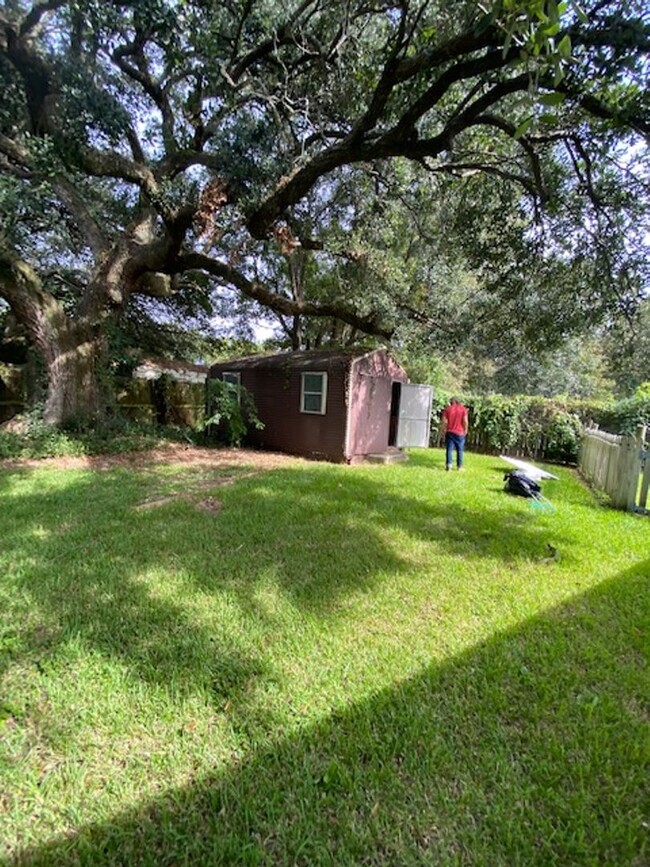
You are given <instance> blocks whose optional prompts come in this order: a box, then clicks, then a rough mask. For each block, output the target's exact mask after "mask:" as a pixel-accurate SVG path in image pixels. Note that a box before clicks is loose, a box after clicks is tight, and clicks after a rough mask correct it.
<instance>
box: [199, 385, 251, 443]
mask: <svg viewBox="0 0 650 867" xmlns="http://www.w3.org/2000/svg"><path fill="white" fill-rule="evenodd" d="M206 403H207V410H206V418H205V420H204V421H203V422H202V423H201V428H202V429H203V430H205V431H206V433H207V434H208V436H209V438H213V439H216V440H217V441H219V442H225V443H226V444H227V445H231V446H239V445H241V443H242V440H243V439H244V437H245V436H246V432H247V431H248V428H249V427H251V426H252V427H254V428H257V430H262V428H263V427H264V424H263V423H262V422H261V421H260V420H259V418H258V415H257V409H256V407H255V401H254V400H253V396H252V395H251V393H250V392H249V391H248V390H247V389H246V388H244V386H243V385H237V384H235V383H234V382H225V381H224V380H222V379H209V380H208V382H207V385H206Z"/></svg>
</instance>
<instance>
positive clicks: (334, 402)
mask: <svg viewBox="0 0 650 867" xmlns="http://www.w3.org/2000/svg"><path fill="white" fill-rule="evenodd" d="M306 372H309V373H327V405H326V413H325V415H316V414H311V413H303V412H300V385H301V378H300V373H301V371H300V370H294V369H292V368H290V367H289V366H287V367H286V368H284V369H283V368H277V367H276V368H272V369H263V368H256V369H253V370H241V371H240V373H241V384H242V385H243V386H244V388H246V389H248V391H249V392H250V393H251V394H252V396H253V399H254V401H255V406H256V407H257V414H258V416H259V418H260V421H262V422H264V429H263V430H259V431H258V430H253V429H252V430H250V431H249V433H248V435H247V437H246V441H247V442H248V443H249V444H250V445H253V446H257V447H260V448H267V449H272V450H275V451H283V452H289V453H290V454H297V455H305V456H306V457H311V458H322V459H326V460H330V461H343V460H345V448H344V447H345V419H346V403H345V401H346V379H347V377H346V373H347V368H346V367H345V366H342V365H337V366H332V367H330V366H328V365H327V364H323V365H322V366H321V367H319V368H314V369H313V370H312V369H310V370H309V371H306Z"/></svg>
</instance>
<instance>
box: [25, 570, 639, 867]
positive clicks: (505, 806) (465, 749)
mask: <svg viewBox="0 0 650 867" xmlns="http://www.w3.org/2000/svg"><path fill="white" fill-rule="evenodd" d="M649 574H650V561H648V562H646V563H644V564H643V565H642V566H639V567H637V568H635V569H632V570H630V571H628V572H627V573H624V574H621V575H620V576H619V577H617V578H616V579H615V580H611V581H609V582H607V583H605V584H603V585H601V586H599V587H598V588H597V589H595V590H593V591H591V592H589V593H587V594H584V595H582V596H579V597H576V598H575V599H573V600H572V601H571V602H570V603H569V604H566V605H563V606H561V607H558V608H556V609H553V610H551V611H549V612H547V613H545V614H544V615H543V616H539V617H535V618H533V619H531V620H530V621H528V622H527V623H525V624H523V625H521V626H520V627H518V628H516V629H514V630H512V631H510V632H507V633H503V634H500V635H497V636H496V637H494V638H493V639H491V640H489V641H487V642H485V643H484V644H482V645H480V646H478V647H476V648H474V649H472V650H471V651H468V652H466V653H464V654H463V655H461V656H459V657H458V658H455V659H452V660H450V661H447V662H445V663H443V664H441V665H439V666H435V665H434V666H431V667H430V668H428V669H427V670H425V671H424V672H423V673H422V674H421V675H420V676H418V677H416V678H414V679H412V680H410V681H409V682H406V683H404V684H402V685H399V686H397V687H394V688H391V689H388V690H384V691H383V692H381V693H379V694H377V695H376V696H374V697H372V698H370V699H369V700H367V701H363V702H360V703H358V704H354V705H352V706H351V707H349V708H348V709H347V710H345V711H344V712H342V713H340V714H338V715H336V716H333V717H330V718H328V719H326V720H324V721H323V722H322V723H321V724H319V725H317V726H315V727H313V728H312V729H310V730H308V731H306V732H304V733H298V734H296V735H294V736H291V737H288V738H286V739H284V740H279V741H278V742H276V743H274V744H271V745H270V746H269V747H268V748H265V749H261V750H259V751H258V752H257V753H255V754H253V755H252V756H251V757H250V758H249V759H247V760H245V761H244V762H243V763H242V764H241V765H239V766H237V767H233V768H231V769H229V770H227V771H225V772H224V773H221V774H216V775H214V776H213V777H208V778H206V779H202V780H200V781H198V782H196V783H195V784H194V785H192V786H189V787H187V788H184V789H179V790H172V791H168V792H166V793H165V794H164V795H163V796H162V797H161V798H159V799H158V800H155V801H152V802H150V803H147V804H143V805H142V806H140V807H138V808H136V809H134V810H132V811H125V812H122V813H119V814H117V815H115V816H113V817H111V819H110V820H109V821H106V822H105V823H101V824H96V825H92V826H90V827H86V828H82V829H80V830H79V831H78V832H77V833H76V834H74V835H72V836H69V837H66V838H61V839H56V840H53V841H52V842H50V843H48V844H47V845H44V846H42V847H39V848H33V849H30V850H28V851H26V852H24V853H22V855H21V856H17V857H16V859H15V860H14V862H13V864H14V865H18V864H25V865H26V864H29V865H54V864H56V865H68V864H94V865H126V864H129V865H130V864H137V865H143V864H152V865H153V864H160V865H171V864H192V863H195V864H309V865H313V864H337V865H339V864H368V865H386V864H396V865H397V864H399V865H408V864H444V865H447V864H485V865H513V864H526V865H532V864H535V865H549V864H556V865H566V864H571V865H577V864H585V865H586V864H616V865H617V867H624V865H632V864H639V865H640V864H641V863H645V862H644V860H643V851H644V849H643V846H644V828H643V814H642V800H641V799H642V793H643V787H644V777H645V775H644V767H643V746H642V745H643V734H644V731H645V716H644V712H643V705H642V702H643V700H644V699H645V698H647V695H645V694H644V689H643V684H642V679H641V668H642V659H643V649H644V641H645V637H644V635H645V633H644V622H645V620H644V618H645V615H646V611H644V605H643V604H640V603H643V601H644V600H646V604H647V595H646V596H644V591H646V590H647V579H648V575H649Z"/></svg>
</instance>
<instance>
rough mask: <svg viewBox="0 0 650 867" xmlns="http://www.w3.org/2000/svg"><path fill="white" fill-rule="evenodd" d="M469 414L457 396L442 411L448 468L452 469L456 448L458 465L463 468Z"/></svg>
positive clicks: (441, 428)
mask: <svg viewBox="0 0 650 867" xmlns="http://www.w3.org/2000/svg"><path fill="white" fill-rule="evenodd" d="M467 415H468V414H467V407H465V406H463V404H462V403H461V402H460V401H459V400H458V398H457V397H452V399H451V402H450V403H449V406H446V407H445V408H444V409H443V411H442V416H441V426H440V432H441V433H443V434H444V435H445V446H446V449H447V460H446V466H445V469H446V470H450V469H451V465H452V462H453V457H454V449H455V450H456V466H457V467H458V469H459V470H462V469H463V453H464V451H465V437H466V436H467V426H468V418H467Z"/></svg>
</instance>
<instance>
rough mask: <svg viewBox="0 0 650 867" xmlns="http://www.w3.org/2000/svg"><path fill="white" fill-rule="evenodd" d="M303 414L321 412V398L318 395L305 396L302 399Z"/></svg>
mask: <svg viewBox="0 0 650 867" xmlns="http://www.w3.org/2000/svg"><path fill="white" fill-rule="evenodd" d="M304 410H305V412H320V411H321V396H320V394H306V395H305V399H304Z"/></svg>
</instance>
